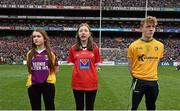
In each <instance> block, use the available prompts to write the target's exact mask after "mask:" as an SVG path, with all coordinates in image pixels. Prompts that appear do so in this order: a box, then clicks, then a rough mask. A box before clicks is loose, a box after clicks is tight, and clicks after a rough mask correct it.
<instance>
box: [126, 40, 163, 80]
mask: <svg viewBox="0 0 180 111" xmlns="http://www.w3.org/2000/svg"><path fill="white" fill-rule="evenodd" d="M163 52H164V45H163V44H162V43H161V42H159V41H157V40H155V39H153V40H152V41H150V42H145V41H143V40H141V39H138V40H136V41H134V42H133V43H132V44H131V45H130V46H129V48H128V55H127V57H128V58H131V59H132V61H133V63H132V74H133V76H134V77H135V78H138V79H141V80H158V76H157V67H158V62H159V59H160V58H162V57H163Z"/></svg>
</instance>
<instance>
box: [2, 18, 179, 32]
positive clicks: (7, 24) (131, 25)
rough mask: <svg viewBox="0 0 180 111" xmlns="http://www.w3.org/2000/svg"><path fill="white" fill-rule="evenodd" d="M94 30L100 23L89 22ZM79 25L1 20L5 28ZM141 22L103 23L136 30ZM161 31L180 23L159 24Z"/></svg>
mask: <svg viewBox="0 0 180 111" xmlns="http://www.w3.org/2000/svg"><path fill="white" fill-rule="evenodd" d="M89 23H90V24H91V27H92V28H98V27H99V22H96V21H94V22H93V21H91V22H90V21H89ZM78 25H79V23H78V22H68V21H66V22H65V23H64V22H63V21H34V20H31V21H26V20H0V26H3V27H12V26H16V27H27V28H31V27H55V28H64V27H70V28H77V27H78ZM139 27H140V26H139V22H134V21H132V22H130V21H127V22H126V21H123V22H113V21H111V22H102V28H136V29H138V28H139ZM161 29H180V23H179V22H159V24H158V26H157V30H161Z"/></svg>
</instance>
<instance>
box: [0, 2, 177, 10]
mask: <svg viewBox="0 0 180 111" xmlns="http://www.w3.org/2000/svg"><path fill="white" fill-rule="evenodd" d="M178 1H179V0H148V7H167V8H174V7H176V8H179V6H180V2H178ZM0 4H1V5H4V4H6V5H53V6H99V4H100V3H99V1H97V0H1V1H0ZM102 5H103V6H110V7H145V6H146V0H102Z"/></svg>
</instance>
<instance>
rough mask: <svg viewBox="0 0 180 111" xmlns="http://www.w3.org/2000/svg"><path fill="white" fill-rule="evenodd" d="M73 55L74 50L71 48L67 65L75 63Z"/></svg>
mask: <svg viewBox="0 0 180 111" xmlns="http://www.w3.org/2000/svg"><path fill="white" fill-rule="evenodd" d="M73 53H74V49H73V47H71V48H70V50H69V55H68V57H67V63H75V61H74V56H73Z"/></svg>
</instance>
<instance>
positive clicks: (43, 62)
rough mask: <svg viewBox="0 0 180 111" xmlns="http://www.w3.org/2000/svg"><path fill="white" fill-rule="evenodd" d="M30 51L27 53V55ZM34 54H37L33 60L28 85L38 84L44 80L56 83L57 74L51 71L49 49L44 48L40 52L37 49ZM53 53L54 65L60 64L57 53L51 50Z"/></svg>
mask: <svg viewBox="0 0 180 111" xmlns="http://www.w3.org/2000/svg"><path fill="white" fill-rule="evenodd" d="M29 53H30V51H29V52H28V53H27V57H28V54H29ZM34 55H35V56H34V57H33V58H32V60H31V70H32V73H31V74H29V75H28V80H27V83H26V86H31V85H32V84H38V83H43V82H48V83H55V82H56V75H55V72H53V71H51V72H50V67H49V60H48V56H47V51H46V50H43V51H42V52H40V53H38V52H37V51H35V54H34ZM51 55H52V59H53V64H54V66H58V60H57V57H56V55H55V53H54V52H52V51H51ZM27 60H28V59H27Z"/></svg>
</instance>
